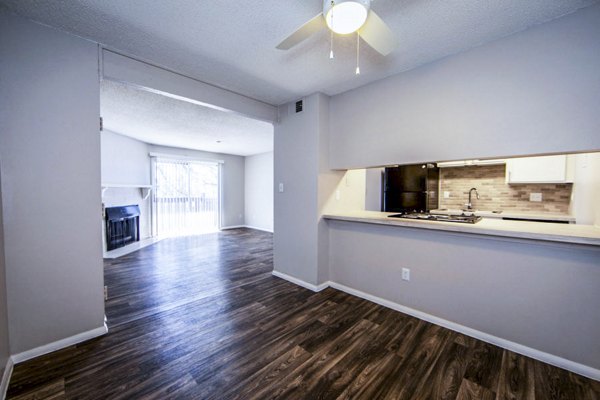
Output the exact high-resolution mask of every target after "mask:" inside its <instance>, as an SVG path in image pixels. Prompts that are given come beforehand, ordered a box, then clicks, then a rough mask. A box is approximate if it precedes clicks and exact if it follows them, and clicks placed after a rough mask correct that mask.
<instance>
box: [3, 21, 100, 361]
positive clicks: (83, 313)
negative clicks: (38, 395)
mask: <svg viewBox="0 0 600 400" xmlns="http://www.w3.org/2000/svg"><path fill="white" fill-rule="evenodd" d="M0 60H1V61H0V93H2V96H1V97H0V158H1V159H2V202H3V211H4V245H5V261H6V282H7V297H8V315H9V335H10V338H11V340H10V347H11V353H12V354H15V353H20V352H22V351H26V350H30V349H32V348H35V347H38V346H41V345H45V344H48V343H51V342H54V341H56V340H59V339H64V338H66V337H69V336H72V335H75V334H78V333H82V332H85V331H88V330H91V329H95V328H99V327H102V326H103V324H104V298H103V280H104V278H103V270H102V249H101V246H102V239H101V232H100V229H99V226H98V217H99V215H100V211H101V201H100V134H99V132H98V128H99V121H98V116H99V115H100V104H99V100H100V88H99V79H98V46H97V45H96V44H94V43H91V42H89V41H86V40H83V39H81V38H78V37H75V36H70V35H68V34H65V33H63V32H60V31H57V30H54V29H50V28H48V27H45V26H42V25H38V24H35V23H32V22H30V21H27V20H24V19H21V18H18V17H14V16H10V15H6V14H2V15H0ZM67 215H68V216H71V217H76V218H77V223H76V224H73V223H67V224H66V223H65V216H67ZM74 228H76V229H74Z"/></svg>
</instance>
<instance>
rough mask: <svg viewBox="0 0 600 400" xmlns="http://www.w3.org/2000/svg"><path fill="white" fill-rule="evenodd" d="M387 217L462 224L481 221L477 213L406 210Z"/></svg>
mask: <svg viewBox="0 0 600 400" xmlns="http://www.w3.org/2000/svg"><path fill="white" fill-rule="evenodd" d="M388 217H389V218H404V219H417V220H424V221H445V222H460V223H463V224H474V223H477V222H479V221H481V217H480V216H477V215H464V214H459V215H441V214H435V215H434V214H429V213H419V212H406V213H401V214H392V215H388Z"/></svg>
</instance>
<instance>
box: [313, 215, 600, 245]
mask: <svg viewBox="0 0 600 400" xmlns="http://www.w3.org/2000/svg"><path fill="white" fill-rule="evenodd" d="M393 214H396V213H388V212H378V211H345V212H338V213H331V214H325V215H323V218H325V219H327V220H339V221H349V222H359V223H367V224H378V225H392V226H398V227H409V228H418V229H429V230H438V231H449V232H459V233H468V234H477V235H488V236H496V237H508V238H517V239H527V240H540V241H549V242H562V243H571V244H582V245H592V246H600V228H599V227H596V226H593V225H576V224H560V223H550V222H548V223H547V222H532V221H511V220H502V219H497V218H485V217H484V218H483V219H482V220H481V221H479V222H477V223H475V224H466V223H456V222H444V221H423V220H406V219H398V218H389V217H388V216H389V215H393Z"/></svg>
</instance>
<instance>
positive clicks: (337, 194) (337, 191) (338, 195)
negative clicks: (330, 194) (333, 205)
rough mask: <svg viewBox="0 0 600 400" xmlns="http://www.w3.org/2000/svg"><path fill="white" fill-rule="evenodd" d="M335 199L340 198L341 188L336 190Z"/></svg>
mask: <svg viewBox="0 0 600 400" xmlns="http://www.w3.org/2000/svg"><path fill="white" fill-rule="evenodd" d="M335 199H336V200H339V199H340V191H339V190H336V191H335Z"/></svg>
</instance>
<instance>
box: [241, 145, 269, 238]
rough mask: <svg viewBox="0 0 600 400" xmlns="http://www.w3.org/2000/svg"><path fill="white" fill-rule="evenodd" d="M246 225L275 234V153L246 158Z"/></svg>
mask: <svg viewBox="0 0 600 400" xmlns="http://www.w3.org/2000/svg"><path fill="white" fill-rule="evenodd" d="M244 174H245V176H244V188H245V194H244V198H245V205H244V210H245V211H244V212H245V215H246V225H248V226H251V227H253V228H258V229H263V230H266V231H270V232H273V195H274V186H273V152H272V151H271V152H269V153H264V154H257V155H254V156H248V157H246V158H245V165H244Z"/></svg>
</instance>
